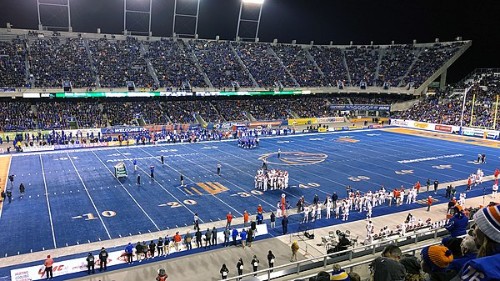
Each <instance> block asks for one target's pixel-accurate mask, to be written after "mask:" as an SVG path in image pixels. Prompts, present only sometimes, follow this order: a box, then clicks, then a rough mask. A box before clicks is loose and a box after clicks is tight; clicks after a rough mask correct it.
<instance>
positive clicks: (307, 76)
mask: <svg viewBox="0 0 500 281" xmlns="http://www.w3.org/2000/svg"><path fill="white" fill-rule="evenodd" d="M273 50H274V52H275V53H276V55H277V56H278V58H279V59H280V60H281V61H282V62H283V64H284V65H285V67H286V68H287V69H288V70H289V71H290V73H291V74H292V76H293V77H294V78H295V80H296V81H297V83H298V84H299V85H300V86H301V87H321V86H324V83H323V79H322V77H321V74H320V72H319V71H318V69H317V68H316V66H315V65H314V63H313V62H312V61H311V60H310V59H309V58H308V57H307V50H306V49H304V48H303V47H301V46H297V45H289V44H278V45H276V46H273Z"/></svg>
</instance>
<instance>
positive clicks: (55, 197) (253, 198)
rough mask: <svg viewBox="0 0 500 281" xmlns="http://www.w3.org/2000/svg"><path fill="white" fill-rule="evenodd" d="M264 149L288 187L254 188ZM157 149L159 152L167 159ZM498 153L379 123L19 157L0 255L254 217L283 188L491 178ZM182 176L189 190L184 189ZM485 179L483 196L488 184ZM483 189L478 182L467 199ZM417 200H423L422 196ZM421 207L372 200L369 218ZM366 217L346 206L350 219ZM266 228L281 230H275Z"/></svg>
mask: <svg viewBox="0 0 500 281" xmlns="http://www.w3.org/2000/svg"><path fill="white" fill-rule="evenodd" d="M346 136H349V137H351V142H346V141H345V140H343V141H342V140H339V139H340V138H345V137H346ZM353 140H354V141H356V140H357V142H352V141H353ZM278 149H281V151H282V155H281V160H280V159H278V158H277V155H276V152H277V151H278ZM291 152H302V153H314V154H326V155H327V156H328V157H327V158H326V160H325V161H323V162H320V163H316V164H310V165H290V164H286V163H284V162H283V161H294V162H297V161H303V162H304V161H305V162H314V161H316V160H318V159H319V158H318V155H314V156H308V155H305V154H301V155H297V154H294V155H290V153H291ZM266 153H271V155H270V156H269V157H268V162H269V163H270V164H269V168H277V169H284V170H288V171H289V174H290V181H289V184H290V186H291V187H290V188H289V189H287V190H285V191H268V192H266V193H264V194H260V193H255V192H254V193H252V190H253V189H254V188H253V187H254V175H255V172H256V170H257V169H258V168H259V167H260V166H261V165H262V161H261V160H259V157H260V156H261V155H263V154H266ZM478 153H485V154H486V155H487V164H482V165H476V164H474V163H471V161H473V160H475V159H476V156H477V154H478ZM454 154H463V156H457V157H453V158H442V159H434V160H427V161H421V162H414V163H407V164H401V163H398V162H397V161H401V160H411V159H421V158H427V157H435V156H444V155H454ZM160 155H164V157H165V164H164V165H162V164H161V162H160V157H159V156H160ZM499 156H500V153H499V151H498V150H497V149H494V148H486V147H480V146H475V145H470V144H464V143H455V142H449V141H444V140H438V139H430V138H423V137H417V136H410V135H401V134H396V133H391V132H386V131H378V130H373V131H356V132H347V133H345V132H344V133H325V134H318V135H301V136H291V137H290V136H289V137H279V138H263V139H262V140H261V146H260V147H259V148H256V149H253V150H244V149H240V148H238V147H237V146H236V142H235V141H231V142H205V143H198V144H177V145H163V146H137V147H130V148H112V149H102V150H78V151H61V152H56V153H44V154H34V155H16V156H14V157H13V158H12V164H11V167H10V173H12V174H15V175H16V180H15V189H14V192H13V198H14V200H13V201H12V203H11V204H8V203H6V204H4V206H3V210H2V217H1V219H0V229H1V230H2V231H1V232H0V241H1V244H2V247H1V248H0V255H1V256H5V255H8V256H11V255H16V254H18V252H19V253H29V252H30V251H41V250H42V249H52V248H54V247H58V248H60V247H65V246H66V245H75V244H78V243H79V244H81V243H88V242H89V241H90V242H95V241H99V240H100V239H101V240H106V239H113V238H119V237H126V236H129V235H135V234H139V233H147V232H150V231H151V232H155V231H158V230H165V229H171V230H173V229H175V228H176V227H180V226H184V225H185V224H188V225H190V224H192V218H193V214H194V213H198V214H199V216H200V218H201V220H202V221H203V222H210V221H217V220H219V219H224V218H225V215H226V213H227V212H228V211H231V212H232V213H233V214H234V215H235V216H236V217H240V216H242V213H243V211H244V210H245V209H246V210H248V211H249V212H250V213H251V214H255V212H256V208H257V205H258V204H261V205H262V206H263V208H264V210H265V211H271V210H275V206H276V203H277V202H278V201H279V199H280V197H281V194H282V193H285V194H286V195H287V198H288V200H289V201H290V204H291V205H292V206H295V203H296V202H297V200H298V198H299V197H300V196H302V195H304V196H305V198H306V201H308V202H310V201H312V199H313V196H314V194H318V195H319V197H320V199H321V200H324V199H325V197H326V196H327V195H331V194H332V193H333V192H334V191H336V192H337V193H338V194H339V195H340V196H344V195H345V186H346V185H348V184H350V185H351V186H352V187H353V188H354V189H359V190H362V191H365V192H366V191H368V190H376V189H378V188H379V187H380V186H381V185H384V186H385V187H386V188H388V189H392V188H394V187H400V186H401V185H404V186H405V187H409V186H411V185H413V184H414V183H415V182H416V181H417V180H420V182H421V184H422V186H423V187H422V188H423V189H424V190H425V181H426V180H427V178H430V179H431V180H432V181H433V180H434V179H438V180H439V181H440V182H449V181H455V180H461V179H465V178H467V176H468V175H469V174H471V173H473V172H475V171H476V170H477V168H478V167H481V168H482V169H483V171H484V172H485V175H491V174H492V173H493V171H494V169H495V168H496V167H497V166H498V158H499ZM292 158H293V159H292ZM133 159H137V162H138V171H137V172H134V168H133V165H132V160H133ZM119 161H124V162H125V163H126V165H127V169H128V172H129V176H128V178H126V179H121V180H117V179H115V178H114V176H113V166H114V165H115V164H116V163H117V162H119ZM217 163H221V164H222V176H221V177H219V176H218V175H217V174H216V166H217ZM150 165H154V166H155V180H154V181H151V180H150V178H149V167H150ZM42 166H43V168H42ZM396 171H398V172H399V174H398V173H396ZM409 171H411V172H409ZM181 173H182V174H183V175H184V178H185V183H186V184H187V187H186V189H187V191H186V190H185V189H184V188H182V187H180V180H179V178H180V174H181ZM137 175H141V178H142V180H141V181H142V183H141V185H140V186H138V185H137V184H136V177H137ZM21 182H23V183H24V185H25V186H26V195H25V197H24V198H23V199H20V198H18V196H19V191H18V186H19V184H20V183H21ZM210 182H217V183H220V185H222V186H223V187H225V188H227V190H226V191H223V192H221V193H219V194H216V195H210V194H208V193H207V192H206V191H205V190H204V189H203V188H201V187H200V186H199V185H197V183H205V184H206V183H210ZM484 185H487V186H486V187H487V192H488V193H489V192H490V190H491V184H490V183H485V184H484ZM299 186H300V187H299ZM193 188H194V189H195V190H197V191H199V192H200V193H202V194H201V195H199V194H197V193H196V192H194V189H193ZM46 190H47V191H48V197H46ZM463 190H464V187H460V188H458V190H457V194H458V192H461V191H463ZM189 192H191V193H192V194H189ZM479 194H482V187H481V188H480V189H479V188H477V189H476V190H474V191H473V193H472V194H471V195H470V196H472V195H479ZM442 195H443V194H441V195H440V196H438V197H437V199H438V200H440V201H442V202H443V201H445V200H446V199H445V198H444V197H442ZM419 199H424V195H420V198H419ZM49 205H50V208H49ZM419 206H420V205H418V204H412V205H410V206H404V207H399V208H400V209H396V208H395V207H386V206H382V207H376V208H374V215H375V216H376V215H381V214H385V213H389V212H393V211H400V210H402V209H403V208H404V209H411V208H416V207H419ZM49 209H50V214H51V215H50V216H49ZM364 215H365V214H364V213H363V214H359V213H356V212H352V213H351V216H350V220H355V219H361V218H363V217H364ZM301 217H302V216H301V215H297V216H292V218H291V221H290V222H291V226H290V227H291V228H296V227H297V226H294V224H297V225H298V222H299V220H300V219H301ZM89 218H90V219H89ZM252 218H254V216H253V215H252ZM266 219H267V218H266ZM51 222H52V223H51ZM336 223H340V221H338V220H335V219H331V220H330V221H327V220H324V219H323V220H321V221H320V222H317V223H316V224H315V225H311V226H310V227H319V226H324V225H327V224H336ZM277 225H279V222H278V223H277ZM52 228H53V231H52ZM271 234H272V235H279V234H280V232H279V229H276V230H274V231H271ZM132 242H135V241H132ZM54 244H55V245H54Z"/></svg>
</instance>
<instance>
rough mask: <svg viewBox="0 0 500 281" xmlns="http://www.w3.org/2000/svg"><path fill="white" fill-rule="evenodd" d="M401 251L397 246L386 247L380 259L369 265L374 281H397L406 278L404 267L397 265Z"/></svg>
mask: <svg viewBox="0 0 500 281" xmlns="http://www.w3.org/2000/svg"><path fill="white" fill-rule="evenodd" d="M401 255H402V253H401V249H400V248H399V247H398V246H394V245H389V246H387V247H386V248H385V249H384V251H383V253H382V256H381V257H378V258H376V259H375V260H374V261H373V262H372V263H371V268H372V270H373V280H374V281H399V280H404V278H405V276H406V269H405V267H404V266H403V265H402V264H401V263H399V260H400V259H401Z"/></svg>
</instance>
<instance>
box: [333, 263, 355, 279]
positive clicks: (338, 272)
mask: <svg viewBox="0 0 500 281" xmlns="http://www.w3.org/2000/svg"><path fill="white" fill-rule="evenodd" d="M330 280H335V281H350V280H351V278H349V275H348V274H347V272H345V270H343V269H342V268H341V267H340V265H339V264H334V265H333V271H332V274H331V277H330Z"/></svg>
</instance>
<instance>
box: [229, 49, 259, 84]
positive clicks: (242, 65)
mask: <svg viewBox="0 0 500 281" xmlns="http://www.w3.org/2000/svg"><path fill="white" fill-rule="evenodd" d="M229 47H230V48H231V50H232V51H233V54H234V57H235V58H236V60H238V63H239V64H240V66H241V67H242V68H243V71H244V72H245V73H246V74H247V75H248V77H250V80H251V81H252V84H253V87H254V88H258V87H259V84H257V81H255V78H253V76H252V73H250V71H249V70H248V68H247V66H246V65H245V64H244V63H243V61H242V60H241V58H240V56H238V52H236V49H235V48H234V47H233V45H232V44H229Z"/></svg>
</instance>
